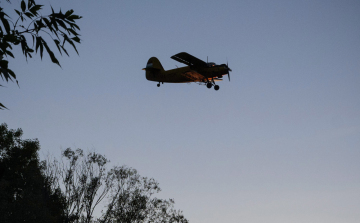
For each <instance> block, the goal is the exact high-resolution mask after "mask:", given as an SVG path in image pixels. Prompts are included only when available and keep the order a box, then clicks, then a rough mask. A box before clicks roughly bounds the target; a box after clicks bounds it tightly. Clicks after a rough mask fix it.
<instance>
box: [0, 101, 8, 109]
mask: <svg viewBox="0 0 360 223" xmlns="http://www.w3.org/2000/svg"><path fill="white" fill-rule="evenodd" d="M4 109H7V110H9V109H8V108H7V107H5V105H3V104H1V103H0V110H4Z"/></svg>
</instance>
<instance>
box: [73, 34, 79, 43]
mask: <svg viewBox="0 0 360 223" xmlns="http://www.w3.org/2000/svg"><path fill="white" fill-rule="evenodd" d="M71 39H72V40H74V41H75V42H77V43H80V38H79V37H77V36H75V37H73V38H71Z"/></svg>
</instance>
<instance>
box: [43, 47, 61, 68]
mask: <svg viewBox="0 0 360 223" xmlns="http://www.w3.org/2000/svg"><path fill="white" fill-rule="evenodd" d="M43 44H44V46H45V49H46V51H47V52H48V54H49V56H50V59H51V61H52V62H53V63H56V64H57V65H59V66H60V63H59V61H58V60H57V59H56V57H55V55H54V53H53V52H52V51H51V50H50V48H49V46H48V45H47V43H46V42H45V41H43ZM60 67H61V66H60Z"/></svg>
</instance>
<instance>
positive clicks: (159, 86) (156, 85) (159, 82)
mask: <svg viewBox="0 0 360 223" xmlns="http://www.w3.org/2000/svg"><path fill="white" fill-rule="evenodd" d="M162 84H164V82H162ZM156 86H158V87H160V82H159V83H158V84H157V85H156Z"/></svg>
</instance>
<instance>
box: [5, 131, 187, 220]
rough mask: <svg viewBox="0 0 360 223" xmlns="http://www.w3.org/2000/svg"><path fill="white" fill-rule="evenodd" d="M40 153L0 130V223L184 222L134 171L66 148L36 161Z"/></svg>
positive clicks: (14, 134) (35, 145)
mask: <svg viewBox="0 0 360 223" xmlns="http://www.w3.org/2000/svg"><path fill="white" fill-rule="evenodd" d="M39 149H40V146H39V141H38V140H36V139H35V140H23V139H22V130H21V129H17V130H9V129H8V128H7V125H6V124H1V125H0V222H15V223H16V222H24V221H25V222H66V223H78V222H85V223H90V222H98V223H100V222H101V223H105V222H139V223H140V222H141V223H142V222H180V223H187V222H188V221H187V220H186V219H185V218H184V216H183V214H182V212H181V211H179V210H175V209H174V200H172V199H168V200H166V199H159V198H156V197H155V195H156V194H157V193H159V192H160V191H161V190H160V187H159V184H158V183H157V182H156V181H155V180H154V179H152V178H147V177H142V176H140V175H139V174H138V172H137V171H136V170H135V169H134V168H130V167H127V166H114V167H112V168H111V169H109V168H108V163H109V160H108V159H106V158H105V156H103V155H101V154H98V153H96V152H89V153H87V154H84V152H83V150H81V149H77V150H72V149H70V148H68V149H66V150H64V151H62V157H61V159H59V160H58V159H56V158H54V159H52V158H49V157H48V159H47V160H46V161H40V160H39V157H38V151H39ZM95 213H96V214H95ZM100 213H101V214H100Z"/></svg>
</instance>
